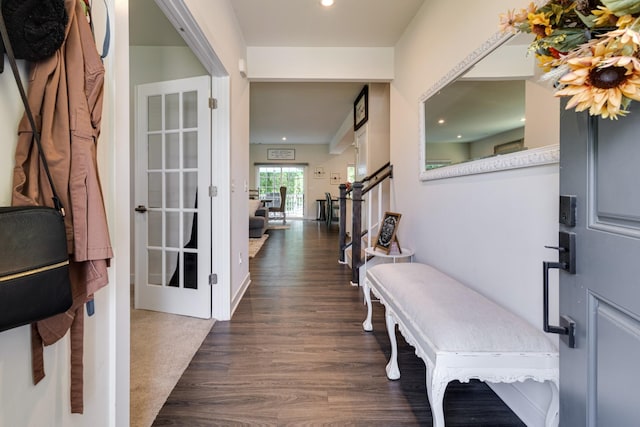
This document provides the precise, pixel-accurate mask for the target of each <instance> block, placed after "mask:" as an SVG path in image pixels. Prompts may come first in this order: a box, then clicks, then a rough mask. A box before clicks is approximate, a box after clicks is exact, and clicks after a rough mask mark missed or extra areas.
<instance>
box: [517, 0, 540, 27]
mask: <svg viewBox="0 0 640 427" xmlns="http://www.w3.org/2000/svg"><path fill="white" fill-rule="evenodd" d="M536 10H537V7H536V4H535V3H534V2H531V3H529V6H527V8H526V9H520V12H518V13H517V14H516V15H515V19H516V21H517V22H519V23H522V22H525V21H526V20H527V18H528V16H529V14H530V13H536Z"/></svg>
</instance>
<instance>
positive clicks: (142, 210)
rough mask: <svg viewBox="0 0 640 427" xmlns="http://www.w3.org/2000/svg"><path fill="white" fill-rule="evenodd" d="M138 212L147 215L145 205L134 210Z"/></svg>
mask: <svg viewBox="0 0 640 427" xmlns="http://www.w3.org/2000/svg"><path fill="white" fill-rule="evenodd" d="M134 210H135V211H136V212H140V213H145V212H146V211H147V207H146V206H144V205H138V207H137V208H135V209H134Z"/></svg>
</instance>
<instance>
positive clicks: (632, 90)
mask: <svg viewBox="0 0 640 427" xmlns="http://www.w3.org/2000/svg"><path fill="white" fill-rule="evenodd" d="M603 59H604V58H602V57H596V56H592V57H578V58H572V59H570V60H568V61H567V63H568V65H569V67H570V68H571V72H569V73H567V74H565V75H564V76H563V77H562V78H560V83H561V84H562V85H564V87H563V88H562V89H560V90H558V91H557V92H556V96H570V97H571V99H570V100H569V102H568V103H567V107H566V108H567V109H571V108H575V109H576V111H584V110H587V109H588V110H589V114H591V115H592V116H596V115H599V116H602V117H603V118H605V119H606V118H609V119H617V118H618V116H624V115H626V114H627V113H628V111H626V110H625V109H624V108H626V106H627V105H628V104H629V102H630V101H631V100H635V101H640V61H638V60H637V59H636V58H630V57H610V58H607V59H606V60H603Z"/></svg>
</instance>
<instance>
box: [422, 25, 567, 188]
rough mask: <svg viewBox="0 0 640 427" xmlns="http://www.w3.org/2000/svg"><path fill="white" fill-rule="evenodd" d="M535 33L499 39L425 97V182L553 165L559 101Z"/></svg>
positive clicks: (423, 138)
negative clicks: (545, 79) (531, 49)
mask: <svg viewBox="0 0 640 427" xmlns="http://www.w3.org/2000/svg"><path fill="white" fill-rule="evenodd" d="M531 38H532V36H531V35H530V34H520V35H517V36H511V35H503V34H501V33H496V34H495V35H494V36H493V37H492V38H491V39H490V40H488V41H487V42H486V43H484V44H483V45H482V46H481V47H480V48H479V49H477V50H476V51H474V52H473V53H472V54H470V55H469V56H468V57H467V58H466V59H465V60H464V61H462V62H461V63H459V64H458V65H457V66H456V67H455V68H454V69H452V70H451V71H450V72H449V73H448V74H447V75H446V76H444V77H443V78H442V79H441V80H439V81H438V82H437V83H436V84H435V85H434V86H433V87H431V88H430V89H429V90H428V91H427V92H426V93H425V94H423V95H422V96H421V97H420V118H421V120H420V179H421V180H425V181H426V180H433V179H442V178H448V177H454V176H461V175H471V174H476V173H485V172H493V171H498V170H502V169H513V168H518V167H527V166H534V165H539V164H545V163H554V162H557V161H558V159H559V148H558V141H559V116H560V115H559V101H558V99H557V98H555V97H554V96H553V92H552V89H551V88H550V87H548V86H547V85H546V84H544V83H542V82H540V78H539V71H538V68H537V66H536V64H535V59H534V56H533V55H527V49H528V46H529V44H530V42H531Z"/></svg>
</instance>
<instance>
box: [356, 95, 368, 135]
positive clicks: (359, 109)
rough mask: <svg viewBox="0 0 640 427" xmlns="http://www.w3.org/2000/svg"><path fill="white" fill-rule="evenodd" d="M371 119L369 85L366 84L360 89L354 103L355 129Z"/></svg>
mask: <svg viewBox="0 0 640 427" xmlns="http://www.w3.org/2000/svg"><path fill="white" fill-rule="evenodd" d="M367 120H369V86H365V87H363V88H362V90H361V91H360V94H359V95H358V97H357V98H356V102H354V103H353V129H354V130H358V129H360V127H361V126H362V125H363V124H365V123H366V122H367Z"/></svg>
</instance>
